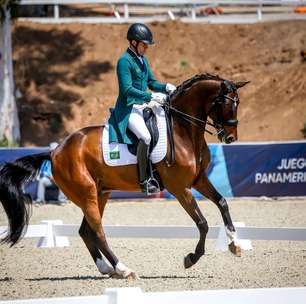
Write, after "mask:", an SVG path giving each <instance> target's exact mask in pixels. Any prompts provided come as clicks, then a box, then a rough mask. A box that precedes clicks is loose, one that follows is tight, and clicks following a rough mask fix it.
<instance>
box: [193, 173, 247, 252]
mask: <svg viewBox="0 0 306 304" xmlns="http://www.w3.org/2000/svg"><path fill="white" fill-rule="evenodd" d="M193 187H194V188H195V189H196V190H198V191H199V192H200V193H202V194H203V195H204V196H205V197H207V198H208V199H210V200H211V201H212V202H213V203H215V204H216V206H217V207H218V209H219V210H220V212H221V216H222V219H223V222H224V225H225V229H226V234H227V237H228V239H229V249H230V251H231V252H232V253H233V254H235V255H237V256H240V255H241V248H240V246H239V245H238V242H237V234H236V230H235V227H234V225H233V222H232V218H231V215H230V211H229V207H228V204H227V201H226V199H225V198H224V197H223V196H222V195H221V194H220V193H219V192H218V191H217V190H216V189H215V187H214V186H213V185H212V183H211V182H210V181H209V179H208V178H207V176H206V175H205V174H203V175H202V176H201V178H200V179H199V180H198V181H197V183H196V184H195V185H193Z"/></svg>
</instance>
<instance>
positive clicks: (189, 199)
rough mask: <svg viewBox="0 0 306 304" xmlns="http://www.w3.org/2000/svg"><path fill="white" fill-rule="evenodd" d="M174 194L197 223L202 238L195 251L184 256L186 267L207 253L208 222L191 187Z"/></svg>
mask: <svg viewBox="0 0 306 304" xmlns="http://www.w3.org/2000/svg"><path fill="white" fill-rule="evenodd" d="M172 194H174V195H175V197H176V198H177V199H178V201H179V202H180V204H181V205H182V207H183V208H184V209H185V210H186V212H187V213H188V214H189V215H190V217H191V218H192V219H193V221H194V222H195V223H196V225H197V227H198V229H199V232H200V240H199V242H198V244H197V246H196V249H195V252H194V253H189V254H188V255H187V256H186V257H185V258H184V266H185V268H190V267H191V266H193V265H194V264H195V263H196V262H197V261H198V260H199V259H200V257H201V256H202V255H204V253H205V240H206V234H207V232H208V224H207V221H206V219H205V217H204V216H203V214H202V212H201V210H200V208H199V206H198V204H197V202H196V200H195V199H194V197H193V195H192V192H191V190H190V189H184V191H183V192H182V193H172Z"/></svg>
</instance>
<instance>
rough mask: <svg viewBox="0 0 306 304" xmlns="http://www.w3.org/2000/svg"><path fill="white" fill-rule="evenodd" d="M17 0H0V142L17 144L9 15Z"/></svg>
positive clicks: (17, 129) (18, 132)
mask: <svg viewBox="0 0 306 304" xmlns="http://www.w3.org/2000/svg"><path fill="white" fill-rule="evenodd" d="M18 1H19V0H0V142H2V143H4V142H5V143H7V144H8V145H10V144H14V145H15V144H18V143H19V140H20V129H19V119H18V111H17V106H16V101H15V94H14V91H15V89H14V76H13V61H12V33H11V16H13V17H14V14H15V9H16V6H17V4H18Z"/></svg>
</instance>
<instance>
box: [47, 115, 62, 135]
mask: <svg viewBox="0 0 306 304" xmlns="http://www.w3.org/2000/svg"><path fill="white" fill-rule="evenodd" d="M49 122H50V131H51V132H52V133H54V134H56V133H58V132H59V131H60V130H61V128H62V127H63V121H62V117H61V116H60V115H59V114H57V113H55V114H54V115H53V116H51V118H50V120H49Z"/></svg>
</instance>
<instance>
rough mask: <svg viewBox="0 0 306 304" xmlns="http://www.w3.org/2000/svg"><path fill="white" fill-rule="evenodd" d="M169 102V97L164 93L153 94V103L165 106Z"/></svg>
mask: <svg viewBox="0 0 306 304" xmlns="http://www.w3.org/2000/svg"><path fill="white" fill-rule="evenodd" d="M166 100H167V95H166V94H163V93H152V97H151V100H150V103H151V102H153V103H154V102H155V103H156V104H159V105H160V106H161V105H163V104H164V103H165V102H166Z"/></svg>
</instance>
